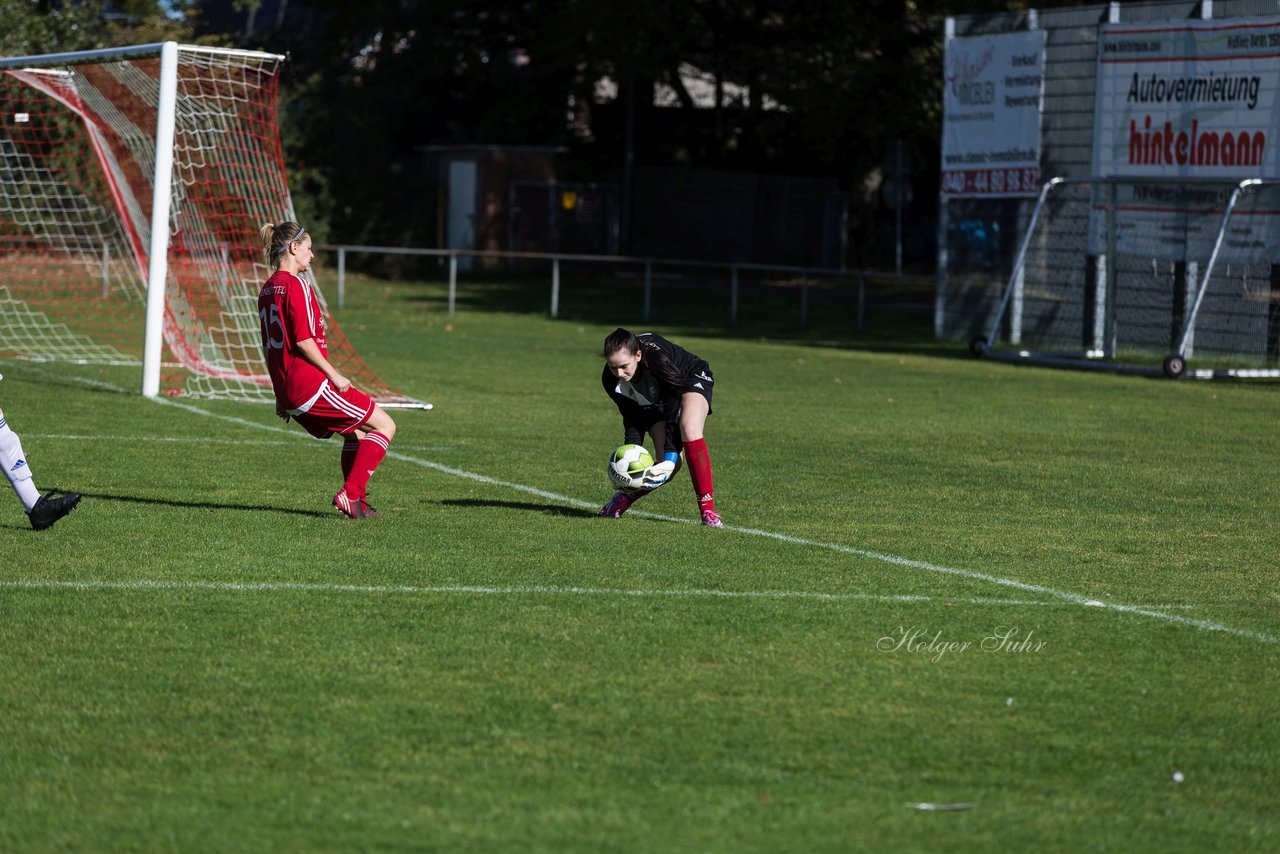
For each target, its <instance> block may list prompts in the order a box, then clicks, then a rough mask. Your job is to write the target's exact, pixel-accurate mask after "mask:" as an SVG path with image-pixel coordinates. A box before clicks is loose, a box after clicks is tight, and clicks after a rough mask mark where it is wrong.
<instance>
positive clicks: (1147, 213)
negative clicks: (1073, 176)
mask: <svg viewBox="0 0 1280 854" xmlns="http://www.w3.org/2000/svg"><path fill="white" fill-rule="evenodd" d="M1097 67H1098V71H1097V95H1096V99H1095V114H1094V119H1095V120H1094V140H1093V174H1094V175H1095V177H1099V178H1123V179H1132V181H1133V183H1130V182H1129V181H1126V182H1125V183H1123V184H1120V185H1119V186H1117V187H1116V199H1115V201H1116V206H1117V207H1116V212H1117V217H1116V221H1117V222H1118V223H1119V228H1118V234H1117V249H1118V251H1121V252H1124V253H1128V254H1139V255H1143V256H1150V257H1152V258H1165V259H1170V260H1188V261H1192V260H1199V261H1204V260H1206V259H1207V257H1208V255H1209V253H1210V252H1211V250H1212V245H1213V241H1214V237H1215V234H1216V231H1217V229H1218V227H1219V225H1220V224H1221V219H1222V214H1223V211H1224V210H1225V207H1226V202H1227V199H1228V198H1229V196H1230V193H1231V188H1232V186H1233V184H1234V182H1238V181H1240V180H1243V179H1245V178H1280V146H1278V145H1277V142H1280V104H1278V103H1277V99H1278V96H1280V85H1278V84H1280V18H1232V19H1230V20H1224V21H1212V20H1210V21H1178V22H1175V23H1169V24H1151V23H1146V24H1104V25H1103V26H1102V28H1101V30H1100V32H1099V38H1098V65H1097ZM1141 179H1157V181H1158V182H1163V183H1156V182H1153V183H1151V184H1143V183H1142V182H1141ZM1197 182H1199V183H1197ZM1262 196H1263V199H1261V200H1259V199H1253V200H1251V202H1250V203H1249V204H1247V205H1245V206H1244V208H1243V209H1241V210H1240V211H1239V213H1238V214H1237V215H1234V216H1233V218H1232V221H1231V227H1230V229H1229V230H1228V233H1227V236H1226V239H1225V242H1224V245H1223V257H1224V259H1226V260H1234V261H1240V262H1251V261H1262V260H1267V259H1274V258H1275V257H1276V251H1277V245H1278V243H1280V211H1277V210H1276V209H1275V208H1274V207H1273V206H1271V205H1270V204H1266V203H1263V204H1259V203H1258V202H1259V201H1263V202H1270V201H1272V200H1273V198H1274V194H1273V193H1271V192H1270V191H1267V192H1264V193H1263V194H1262ZM1098 201H1101V200H1100V199H1099V200H1098ZM1092 234H1093V237H1094V239H1093V240H1092V241H1091V243H1093V244H1094V246H1093V247H1092V251H1102V246H1101V245H1100V243H1101V241H1102V238H1103V229H1102V228H1101V211H1100V210H1099V209H1098V208H1095V211H1094V217H1093V229H1092Z"/></svg>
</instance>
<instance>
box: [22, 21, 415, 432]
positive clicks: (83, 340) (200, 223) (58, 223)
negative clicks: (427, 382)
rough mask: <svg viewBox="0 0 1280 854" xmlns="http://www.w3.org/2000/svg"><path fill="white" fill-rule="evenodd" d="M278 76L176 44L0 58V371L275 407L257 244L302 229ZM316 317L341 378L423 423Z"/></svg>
mask: <svg viewBox="0 0 1280 854" xmlns="http://www.w3.org/2000/svg"><path fill="white" fill-rule="evenodd" d="M284 59H285V58H284V57H283V56H281V55H279V54H271V53H263V52H258V51H245V50H232V49H225V48H212V47H203V46H193V45H180V44H177V43H175V42H164V43H158V44H148V45H137V46H133V47H123V48H114V49H108V50H96V51H83V52H76V53H62V54H47V55H41V56H26V57H6V58H0V355H6V356H10V357H17V358H26V359H37V360H54V359H57V360H65V361H72V362H78V363H84V364H124V365H131V364H136V365H139V366H140V367H141V374H142V377H141V386H142V393H143V394H144V395H147V396H151V397H154V396H156V395H158V394H161V393H163V394H167V395H186V396H191V397H208V398H228V399H240V400H259V401H269V400H271V399H272V395H271V385H270V379H269V377H268V376H267V374H266V367H265V362H264V360H263V357H262V352H261V333H260V321H259V318H258V312H257V294H258V290H259V289H260V287H261V284H262V282H263V281H265V280H266V278H267V277H268V276H269V275H270V273H271V272H272V271H271V270H269V269H268V268H267V266H266V263H265V261H264V260H263V258H262V256H261V245H260V242H259V238H258V230H259V228H261V226H262V225H263V224H264V223H267V222H272V223H275V222H281V221H284V220H296V218H297V217H296V214H295V212H294V208H293V202H292V199H291V197H290V194H289V187H288V182H287V179H286V176H285V168H284V162H283V154H282V149H281V144H280V136H279V123H278V94H279V92H278V87H279V77H278V72H279V68H280V65H281V63H282V62H283V61H284ZM308 277H310V274H308ZM312 284H313V285H314V280H313V281H312ZM317 294H319V291H318V289H317ZM321 299H322V302H323V298H321ZM325 313H326V325H327V327H328V328H327V337H328V343H329V348H330V355H331V357H332V358H333V361H334V362H335V364H337V365H339V366H340V367H341V369H342V370H343V371H344V373H347V374H348V375H349V376H350V377H351V378H352V380H353V381H354V382H356V383H357V384H358V385H360V386H361V387H362V388H363V389H365V390H367V391H368V392H369V393H370V394H371V395H372V396H373V397H374V399H375V400H377V401H378V402H379V403H380V404H382V405H383V406H401V407H427V406H428V404H424V403H422V402H421V401H418V400H415V399H413V398H410V397H407V396H405V395H403V394H401V393H399V392H397V391H395V390H394V389H392V388H390V387H389V386H388V385H387V384H386V383H385V382H383V381H382V380H381V378H379V377H378V375H377V374H376V373H375V372H374V371H373V370H372V369H371V368H369V366H368V365H367V364H366V363H365V362H364V360H363V359H361V358H360V356H359V354H357V353H356V352H355V350H354V348H353V347H352V346H351V344H350V342H349V341H348V340H347V338H346V337H345V336H344V335H343V333H342V332H341V330H340V329H339V328H338V325H337V323H336V322H335V321H334V318H333V317H332V314H331V313H330V312H329V311H328V307H327V306H326V307H325Z"/></svg>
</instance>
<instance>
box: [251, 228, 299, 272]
mask: <svg viewBox="0 0 1280 854" xmlns="http://www.w3.org/2000/svg"><path fill="white" fill-rule="evenodd" d="M306 233H307V232H306V229H304V228H303V227H302V226H300V225H298V224H297V223H296V222H289V221H288V220H286V221H285V222H282V223H280V224H278V225H272V224H271V223H267V224H266V225H264V226H263V227H262V228H261V229H259V230H258V234H260V235H261V236H262V255H263V257H265V258H266V259H267V263H268V264H271V265H275V264H276V263H278V262H279V260H280V256H281V255H283V254H284V253H286V252H288V251H289V244H290V243H296V242H298V241H299V240H301V239H302V238H303V237H304V236H306Z"/></svg>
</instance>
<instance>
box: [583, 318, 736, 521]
mask: <svg viewBox="0 0 1280 854" xmlns="http://www.w3.org/2000/svg"><path fill="white" fill-rule="evenodd" d="M601 355H602V356H603V357H604V362H605V364H604V372H603V373H602V374H601V375H600V382H601V383H602V384H603V385H604V390H605V393H606V394H608V395H609V397H610V398H611V399H612V400H613V402H614V404H616V405H617V407H618V412H619V413H621V415H622V433H623V436H622V441H623V442H624V443H625V444H628V445H639V444H641V443H642V442H643V441H644V434H645V433H648V434H649V436H650V437H651V438H652V439H653V453H654V456H655V457H658V458H660V462H658V463H656V464H655V465H653V466H650V467H649V468H648V469H647V470H646V472H645V476H644V479H643V480H644V484H645V489H643V490H641V491H637V492H619V493H618V494H616V495H614V496H613V498H611V499H610V500H609V503H608V504H606V505H605V506H604V507H603V509H601V511H600V515H601V516H607V517H611V518H614V519H616V518H618V517H619V516H621V515H622V514H623V513H625V512H627V508H629V507H630V506H631V505H632V504H634V503H635V502H636V501H637V500H639V499H640V498H641V497H643V496H644V495H646V494H647V493H648V492H651V491H653V490H654V489H656V488H658V487H659V486H661V485H662V484H664V483H666V482H667V481H668V480H670V479H671V478H672V477H673V476H674V475H675V473H676V471H678V470H679V468H680V452H681V451H682V450H683V451H684V459H685V462H686V463H688V465H689V479H690V480H692V481H693V493H694V497H695V498H696V499H697V501H698V512H699V514H700V515H701V516H702V524H704V525H707V526H708V527H711V528H723V527H724V524H723V523H722V522H721V521H720V514H719V513H717V512H716V498H715V488H714V487H713V486H712V483H711V453H710V452H709V451H708V450H707V440H706V439H705V438H704V437H703V435H702V431H703V428H704V427H705V426H706V422H707V416H708V415H710V414H711V392H712V389H713V388H714V387H715V378H714V377H713V376H712V374H711V366H710V365H708V364H707V363H706V362H705V361H704V360H703V359H701V358H699V357H698V356H695V355H694V354H693V353H690V352H689V351H688V350H686V349H684V348H683V347H681V346H680V345H678V344H673V343H671V342H670V341H668V340H667V339H665V338H663V337H662V336H660V335H655V334H653V333H652V332H642V333H640V334H639V335H634V334H632V333H630V332H628V331H627V330H625V329H622V328H618V329H615V330H614V331H613V332H612V333H610V334H609V337H607V338H605V339H604V349H603V351H602V352H601Z"/></svg>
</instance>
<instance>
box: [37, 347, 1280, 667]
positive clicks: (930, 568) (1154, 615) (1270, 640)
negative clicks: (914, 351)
mask: <svg viewBox="0 0 1280 854" xmlns="http://www.w3.org/2000/svg"><path fill="white" fill-rule="evenodd" d="M28 370H30V369H29V368H28ZM36 372H38V371H36ZM87 382H88V383H90V384H93V385H96V386H99V387H108V388H114V389H118V390H120V391H125V389H122V388H119V387H118V386H112V385H110V384H108V383H104V382H101V381H94V380H88V381H87ZM154 400H155V401H156V402H158V403H162V404H164V405H166V406H172V407H175V408H178V409H182V410H184V411H186V412H190V413H192V414H194V415H202V416H205V417H208V418H214V419H217V420H219V421H226V422H228V423H231V424H238V425H241V426H244V427H247V428H249V429H252V430H255V431H261V430H268V431H272V432H278V433H283V434H288V435H293V436H297V437H298V439H299V440H304V439H308V438H310V437H309V436H307V435H306V434H305V433H301V432H299V431H296V430H294V429H292V428H287V427H285V426H284V425H283V424H281V425H275V424H261V423H259V422H256V421H249V420H247V419H244V418H237V417H235V416H232V415H222V414H220V413H216V412H211V411H210V410H207V409H202V408H201V407H198V406H195V405H192V404H189V403H182V402H178V401H175V400H172V399H170V398H166V397H157V398H154ZM387 456H389V457H391V458H392V459H396V460H399V461H401V462H405V463H410V464H412V465H417V466H421V467H422V468H428V469H433V470H435V471H438V472H441V473H443V474H448V475H451V476H453V477H459V478H464V479H467V480H473V481H476V482H478V483H484V484H487V485H490V486H498V487H501V488H503V489H509V490H513V491H516V492H523V493H526V494H528V495H536V496H538V497H540V498H546V499H549V500H551V501H555V502H557V503H560V504H567V505H569V506H572V507H583V508H595V507H596V506H597V502H591V501H583V500H582V499H580V498H572V497H570V496H567V495H559V494H557V493H554V492H549V491H547V490H544V489H538V488H537V487H533V486H526V485H524V484H520V483H512V482H510V481H505V480H498V479H497V478H492V477H487V476H486V475H482V474H477V473H475V472H469V471H465V470H463V469H457V468H453V467H452V466H446V465H441V464H440V463H434V462H431V461H430V460H423V459H420V458H418V457H411V456H409V455H407V454H403V453H400V452H398V451H390V452H388V454H387ZM628 515H630V516H638V517H642V518H647V519H657V520H660V521H663V522H680V523H685V524H694V520H692V519H683V518H677V517H674V516H665V515H661V514H658V513H647V512H645V511H642V510H632V511H629V514H628ZM721 530H722V531H724V532H730V533H738V534H746V535H749V536H756V537H763V538H766V539H771V540H777V541H779V542H784V543H789V544H791V545H798V546H805V547H808V548H818V549H826V550H829V551H834V552H839V553H841V554H848V555H853V556H856V557H860V558H865V559H867V560H874V561H879V562H883V563H888V564H891V565H893V566H900V567H903V568H905V569H912V570H918V571H922V572H930V573H936V574H939V575H950V576H953V577H957V578H968V579H972V580H974V581H981V582H984V583H986V584H993V585H996V586H999V587H1006V588H1010V589H1013V590H1018V591H1021V592H1023V593H1035V594H1040V595H1042V596H1047V597H1050V598H1051V599H1056V600H1058V601H1061V602H1066V603H1068V604H1072V605H1078V606H1081V607H1089V608H1098V609H1101V610H1106V611H1114V612H1117V613H1121V614H1130V615H1133V616H1137V617H1146V618H1147V619H1151V620H1157V621H1159V622H1163V623H1170V624H1173V625H1180V626H1187V627H1190V628H1195V629H1200V630H1201V631H1208V632H1220V633H1222V634H1227V635H1232V636H1234V637H1241V638H1248V639H1249V640H1254V641H1258V642H1259V643H1267V644H1280V637H1277V636H1276V635H1271V634H1267V633H1265V632H1257V631H1253V630H1251V629H1240V628H1235V627H1233V626H1228V625H1224V624H1222V623H1216V622H1213V621H1212V620H1203V619H1199V618H1197V617H1189V616H1186V615H1183V614H1171V613H1169V612H1168V610H1165V609H1161V608H1153V607H1148V606H1143V605H1127V604H1123V603H1120V602H1104V601H1102V600H1100V599H1095V598H1092V597H1089V596H1085V595H1082V594H1079V593H1072V592H1071V591H1069V590H1058V589H1057V588H1054V587H1047V586H1045V585H1041V584H1031V583H1028V582H1025V581H1018V580H1017V579H1013V578H1003V577H1001V576H998V575H991V574H990V573H986V572H979V571H977V570H972V569H960V568H957V567H950V566H942V565H939V564H934V563H928V562H925V561H920V560H913V559H912V558H907V557H901V556H899V555H894V554H888V553H885V552H876V551H870V550H868V549H860V548H855V547H853V546H845V545H840V544H838V543H827V542H822V541H821V540H810V539H807V538H804V537H793V536H790V535H788V534H779V533H775V532H773V531H765V530H761V529H759V528H740V527H737V526H732V525H725V527H724V528H723V529H721ZM709 533H710V535H711V536H715V535H716V533H715V532H714V531H712V532H709ZM495 589H496V588H495ZM817 595H821V594H817ZM832 595H834V594H832Z"/></svg>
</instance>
